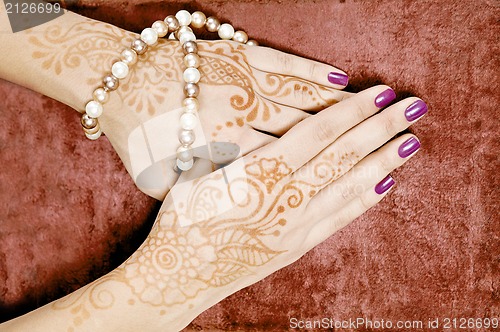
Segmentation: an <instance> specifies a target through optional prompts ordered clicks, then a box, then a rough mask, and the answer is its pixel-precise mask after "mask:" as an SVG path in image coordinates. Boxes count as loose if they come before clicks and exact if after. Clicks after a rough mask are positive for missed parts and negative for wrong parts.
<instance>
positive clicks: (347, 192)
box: [341, 186, 355, 202]
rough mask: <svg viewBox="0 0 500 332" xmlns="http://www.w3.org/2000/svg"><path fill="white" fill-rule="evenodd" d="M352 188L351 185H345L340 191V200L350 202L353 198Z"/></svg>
mask: <svg viewBox="0 0 500 332" xmlns="http://www.w3.org/2000/svg"><path fill="white" fill-rule="evenodd" d="M354 194H355V192H354V190H353V188H352V187H351V186H348V187H346V188H345V189H344V190H342V191H341V195H342V200H343V201H344V202H350V201H351V200H352V199H353V198H354Z"/></svg>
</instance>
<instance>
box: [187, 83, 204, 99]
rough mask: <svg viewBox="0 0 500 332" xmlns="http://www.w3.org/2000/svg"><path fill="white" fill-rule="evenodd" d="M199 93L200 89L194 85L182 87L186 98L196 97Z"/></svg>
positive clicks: (189, 84)
mask: <svg viewBox="0 0 500 332" xmlns="http://www.w3.org/2000/svg"><path fill="white" fill-rule="evenodd" d="M199 93H200V88H199V87H198V84H196V83H186V85H185V86H184V94H185V95H186V97H198V94H199Z"/></svg>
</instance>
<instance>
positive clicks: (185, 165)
mask: <svg viewBox="0 0 500 332" xmlns="http://www.w3.org/2000/svg"><path fill="white" fill-rule="evenodd" d="M193 163H194V160H193V159H191V160H190V161H187V162H184V161H182V160H179V159H177V168H179V169H180V170H181V171H189V170H190V169H191V168H192V167H193Z"/></svg>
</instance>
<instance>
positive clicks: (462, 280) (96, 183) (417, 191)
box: [0, 0, 500, 330]
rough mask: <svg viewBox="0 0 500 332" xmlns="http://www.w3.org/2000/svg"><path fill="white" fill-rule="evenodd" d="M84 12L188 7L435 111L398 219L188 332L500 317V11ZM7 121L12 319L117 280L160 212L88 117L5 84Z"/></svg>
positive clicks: (2, 244)
mask: <svg viewBox="0 0 500 332" xmlns="http://www.w3.org/2000/svg"><path fill="white" fill-rule="evenodd" d="M71 8H72V9H73V10H75V11H77V12H79V13H82V14H84V15H86V16H89V17H92V18H96V19H100V20H104V21H108V22H111V23H113V24H116V25H118V26H121V27H124V28H128V29H131V30H134V31H140V29H141V28H143V27H144V26H146V25H149V24H150V23H151V22H153V21H154V20H156V19H160V18H163V17H164V16H166V15H168V14H171V13H174V12H176V11H177V10H179V9H181V8H185V9H188V10H190V11H194V10H203V11H204V12H206V13H208V14H214V15H216V16H218V17H219V18H221V19H222V20H224V21H228V22H231V23H233V24H234V25H235V26H236V27H237V28H242V29H244V30H246V31H247V32H248V34H249V35H250V36H252V37H253V38H255V39H257V40H259V41H260V42H261V43H262V44H264V45H266V46H272V47H275V48H277V49H281V50H285V51H289V52H292V53H295V54H298V55H301V56H305V57H309V58H312V59H316V60H319V61H323V62H328V63H331V64H334V65H336V66H338V67H339V68H342V69H344V70H345V71H346V72H348V73H349V74H350V77H351V80H350V86H349V88H348V89H350V90H351V91H359V90H361V89H363V88H366V87H368V86H371V85H373V84H376V83H385V84H388V85H390V86H392V87H393V88H394V89H395V90H396V92H397V93H398V96H399V97H400V98H403V97H406V96H409V95H416V96H419V97H421V98H422V99H424V100H425V101H426V102H427V103H428V105H429V110H430V111H429V114H428V115H426V117H425V118H424V119H422V120H421V121H420V122H418V123H417V124H416V125H415V126H413V127H412V128H411V131H412V132H414V133H415V134H417V135H418V137H419V138H420V140H421V142H422V150H421V151H420V152H419V153H418V154H417V156H415V157H414V158H413V159H412V160H411V161H410V162H409V163H408V164H407V165H405V166H403V167H402V168H401V169H399V170H398V171H396V172H394V173H393V176H394V178H395V179H396V181H397V185H396V186H395V188H394V189H393V191H392V192H391V193H390V194H389V195H388V197H386V198H385V199H384V200H383V202H382V203H381V204H379V205H378V206H377V207H376V208H374V209H372V210H371V211H369V212H368V213H367V214H365V215H364V216H362V217H361V218H359V219H357V220H356V221H354V222H353V223H352V224H351V225H350V226H348V227H347V228H345V229H343V230H342V231H340V232H338V233H337V234H335V235H334V236H332V237H331V238H330V239H328V240H327V241H326V242H324V243H323V244H321V245H320V246H318V247H317V248H315V249H314V250H312V251H311V252H310V253H308V254H307V255H306V256H304V257H303V258H302V259H301V260H299V261H298V262H297V263H295V264H293V265H291V266H289V267H287V268H285V269H283V270H281V271H279V272H277V273H275V274H273V275H272V276H270V277H268V278H267V279H265V280H264V281H262V282H260V283H258V284H256V285H253V286H251V287H249V288H246V289H244V290H242V291H240V292H238V293H237V294H235V295H233V296H231V297H229V298H228V299H226V300H224V301H223V302H221V303H219V304H218V305H216V306H214V307H213V308H211V309H210V310H208V311H206V312H205V313H203V314H202V315H201V316H200V317H198V318H197V319H196V320H195V321H194V322H193V323H192V325H190V327H189V328H188V329H204V330H218V329H221V330H284V329H287V328H288V326H289V318H290V317H296V318H299V319H305V318H309V319H314V318H316V319H319V318H322V317H332V318H335V319H344V320H348V319H350V318H351V319H355V318H357V317H367V318H370V319H385V320H393V321H396V320H403V319H411V320H423V321H424V322H427V320H428V319H429V318H437V317H440V318H444V317H451V318H453V317H492V316H496V317H498V316H500V226H499V221H500V220H499V199H498V194H499V187H500V177H499V176H498V171H499V158H498V151H499V148H500V144H499V137H498V131H499V130H498V129H499V115H500V114H499V111H498V105H499V101H500V100H499V91H500V86H499V85H500V84H499V62H500V60H499V58H500V57H499V52H498V46H499V36H500V29H499V23H498V19H499V17H500V7H499V3H498V1H496V0H457V1H452V0H442V1H431V0H419V1H414V0H412V1H407V0H405V1H402V0H376V1H372V0H364V1H360V0H340V1H338V0H323V1H320V0H318V1H285V0H282V1H279V0H276V1H271V0H261V1H250V0H239V1H209V0H199V1H196V2H194V3H190V2H188V1H175V2H174V1H171V2H169V1H160V0H153V1H141V0H136V1H132V0H129V1H127V2H122V1H119V0H84V1H83V0H82V1H78V3H77V4H76V5H75V6H73V7H71ZM117 13H119V14H117ZM4 51H5V50H4ZM0 112H1V113H0V114H1V118H2V126H0V151H1V152H0V165H2V170H1V171H0V180H1V182H0V186H1V187H0V313H1V320H2V321H3V320H6V319H8V318H11V317H13V316H14V315H18V314H21V313H24V312H26V311H29V310H32V309H34V308H35V307H37V306H40V305H43V304H45V303H47V302H49V301H51V300H53V299H55V298H58V297H60V296H62V295H64V294H66V293H68V292H71V291H73V290H75V289H76V288H78V287H80V286H81V285H84V284H86V283H88V282H90V281H91V280H93V279H95V278H97V277H99V276H100V275H102V274H104V273H106V272H108V271H110V270H111V269H112V268H114V267H115V266H117V265H118V264H119V263H120V262H122V261H123V260H124V259H125V258H126V257H127V256H128V255H130V254H131V253H132V252H133V250H134V249H135V248H136V247H137V246H138V245H139V244H140V242H141V240H142V239H144V238H145V236H146V234H147V230H148V228H149V227H150V226H151V224H152V221H153V219H154V216H155V215H156V211H157V210H158V208H159V205H158V204H157V203H156V202H155V201H154V200H152V199H150V198H148V197H146V196H144V195H143V194H142V193H140V192H139V191H138V190H137V189H135V187H134V185H133V183H132V181H131V180H130V178H129V176H128V175H127V173H126V171H125V169H124V168H123V167H122V165H121V162H120V160H119V159H118V157H117V156H116V155H115V153H114V152H113V150H112V148H111V147H110V144H109V143H108V141H107V140H106V139H105V138H104V139H101V140H99V141H98V142H90V141H87V140H85V139H83V138H82V134H81V129H80V127H79V117H78V115H77V114H76V112H74V111H72V110H70V109H68V108H67V107H65V106H63V105H61V104H59V103H57V102H55V101H53V100H51V99H49V98H47V97H43V96H40V95H38V94H36V93H33V92H31V91H28V90H26V89H23V88H21V87H19V86H15V85H13V84H10V83H7V82H4V81H1V82H0Z"/></svg>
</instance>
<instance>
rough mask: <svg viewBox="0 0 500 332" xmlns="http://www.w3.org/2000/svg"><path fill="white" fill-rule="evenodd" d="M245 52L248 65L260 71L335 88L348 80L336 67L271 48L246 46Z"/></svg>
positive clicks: (345, 84) (344, 85) (340, 86)
mask: <svg viewBox="0 0 500 332" xmlns="http://www.w3.org/2000/svg"><path fill="white" fill-rule="evenodd" d="M245 54H247V58H248V62H249V64H250V66H252V67H253V68H256V69H258V70H260V71H264V72H268V73H276V74H281V75H286V76H294V77H298V78H302V79H304V80H307V81H310V82H314V83H317V84H321V85H324V86H331V87H333V88H335V89H343V88H344V87H346V86H347V84H348V81H349V78H348V76H347V75H346V73H345V72H343V71H342V70H340V69H338V68H335V67H333V66H330V65H327V64H324V63H321V62H317V61H313V60H309V59H306V58H302V57H299V56H296V55H292V54H288V53H285V52H281V51H277V50H274V49H272V48H267V47H248V48H247V49H246V50H245Z"/></svg>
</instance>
